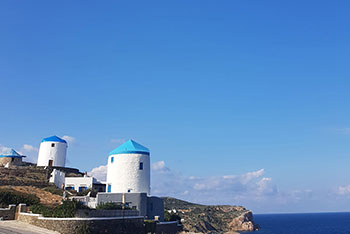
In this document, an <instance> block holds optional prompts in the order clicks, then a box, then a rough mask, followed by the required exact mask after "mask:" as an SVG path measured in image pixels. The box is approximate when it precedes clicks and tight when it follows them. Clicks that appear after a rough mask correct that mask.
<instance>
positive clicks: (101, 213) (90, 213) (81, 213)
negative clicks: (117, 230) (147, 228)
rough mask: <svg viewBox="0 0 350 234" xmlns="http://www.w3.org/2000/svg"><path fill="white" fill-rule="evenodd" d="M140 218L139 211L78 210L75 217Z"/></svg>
mask: <svg viewBox="0 0 350 234" xmlns="http://www.w3.org/2000/svg"><path fill="white" fill-rule="evenodd" d="M126 216H139V211H138V210H77V211H76V212H75V217H79V218H90V217H126Z"/></svg>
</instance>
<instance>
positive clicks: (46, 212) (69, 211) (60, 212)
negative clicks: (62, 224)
mask: <svg viewBox="0 0 350 234" xmlns="http://www.w3.org/2000/svg"><path fill="white" fill-rule="evenodd" d="M30 209H31V211H32V212H33V213H35V214H42V216H44V217H54V218H72V217H74V216H75V213H76V211H77V210H78V209H89V208H88V207H87V206H85V205H83V204H82V203H81V202H78V201H74V200H73V201H70V200H67V201H63V202H62V204H61V205H59V206H57V207H55V208H52V207H48V206H44V205H41V204H38V205H34V206H32V207H31V208H30Z"/></svg>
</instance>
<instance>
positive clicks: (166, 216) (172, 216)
mask: <svg viewBox="0 0 350 234" xmlns="http://www.w3.org/2000/svg"><path fill="white" fill-rule="evenodd" d="M164 221H165V222H170V221H179V223H181V217H180V216H179V215H177V214H175V213H169V212H168V211H164Z"/></svg>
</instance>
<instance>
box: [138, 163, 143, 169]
mask: <svg viewBox="0 0 350 234" xmlns="http://www.w3.org/2000/svg"><path fill="white" fill-rule="evenodd" d="M139 169H140V170H143V162H140V167H139Z"/></svg>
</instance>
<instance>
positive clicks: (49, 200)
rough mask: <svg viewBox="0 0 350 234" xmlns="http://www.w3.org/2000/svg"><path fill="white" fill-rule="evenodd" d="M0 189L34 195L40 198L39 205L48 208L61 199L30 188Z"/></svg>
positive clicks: (13, 187)
mask: <svg viewBox="0 0 350 234" xmlns="http://www.w3.org/2000/svg"><path fill="white" fill-rule="evenodd" d="M0 189H13V190H16V191H19V192H22V193H28V194H34V195H36V196H37V197H38V198H40V203H42V204H44V205H48V206H57V205H59V204H60V203H61V200H62V197H61V196H59V195H55V194H52V193H50V192H47V191H44V190H41V189H39V188H36V187H32V186H0Z"/></svg>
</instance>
